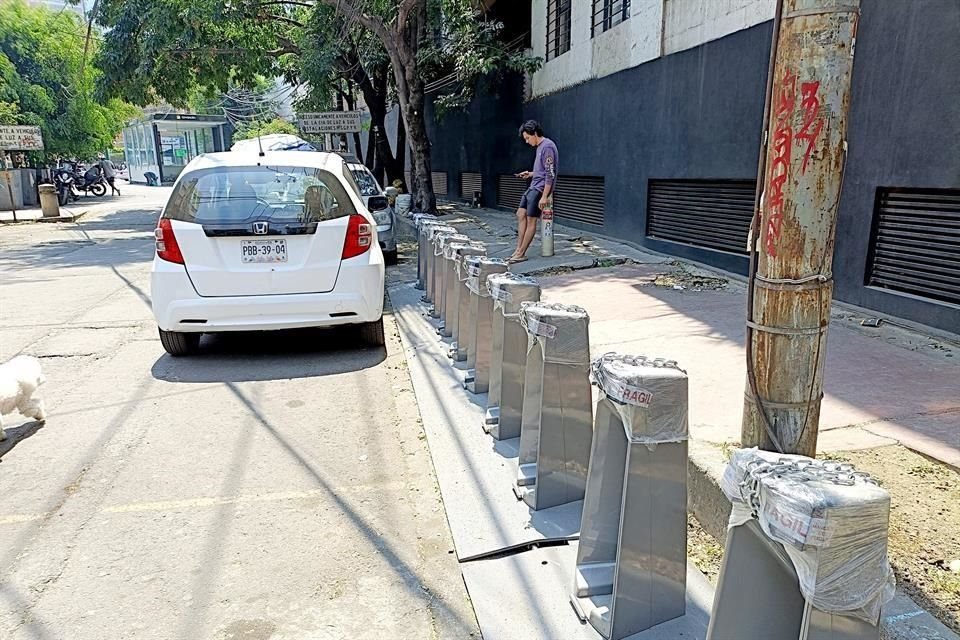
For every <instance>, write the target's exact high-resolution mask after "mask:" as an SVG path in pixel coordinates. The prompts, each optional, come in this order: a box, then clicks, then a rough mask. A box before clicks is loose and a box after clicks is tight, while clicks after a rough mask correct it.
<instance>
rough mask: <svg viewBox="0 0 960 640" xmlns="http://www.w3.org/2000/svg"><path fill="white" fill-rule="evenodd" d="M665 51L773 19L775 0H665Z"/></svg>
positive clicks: (684, 47) (695, 44) (697, 43)
mask: <svg viewBox="0 0 960 640" xmlns="http://www.w3.org/2000/svg"><path fill="white" fill-rule="evenodd" d="M664 4H665V7H664V20H663V34H664V37H663V41H664V42H663V50H664V53H676V52H677V51H683V50H684V49H690V48H692V47H696V46H698V45H701V44H703V43H704V42H710V41H711V40H716V39H717V38H722V37H723V36H726V35H729V34H731V33H736V32H737V31H741V30H743V29H748V28H750V27H752V26H754V25H757V24H760V23H761V22H766V21H767V20H773V14H774V10H775V7H776V3H775V0H665V2H664Z"/></svg>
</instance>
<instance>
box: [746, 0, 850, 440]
mask: <svg viewBox="0 0 960 640" xmlns="http://www.w3.org/2000/svg"><path fill="white" fill-rule="evenodd" d="M859 5H860V2H859V0H784V4H783V14H782V16H781V23H780V30H779V35H778V38H777V42H776V47H777V49H776V63H775V67H774V76H773V91H772V96H771V97H772V100H771V104H770V118H769V124H768V130H767V132H766V138H767V141H768V144H767V148H766V161H765V166H766V171H765V175H764V180H763V206H762V211H761V224H760V227H759V229H757V233H756V235H757V240H758V242H759V245H760V246H759V255H758V256H757V263H756V268H757V272H756V274H755V275H754V276H753V278H752V285H753V286H752V287H751V291H750V292H749V295H750V296H752V305H751V311H752V313H751V314H750V315H749V316H748V318H747V327H748V330H749V331H748V336H749V338H748V339H749V340H750V341H751V343H750V347H751V348H750V349H749V357H750V361H749V362H748V367H749V368H750V371H751V372H752V373H753V376H752V382H754V383H755V384H748V385H747V390H746V394H745V396H746V397H745V402H744V410H743V428H742V434H741V443H742V444H743V446H754V445H756V446H760V447H761V448H764V449H782V451H783V452H786V453H800V454H803V455H808V456H815V455H816V449H817V431H818V425H819V418H820V402H821V399H822V397H823V362H824V356H825V353H826V338H827V326H828V325H829V322H830V303H831V299H832V295H833V277H832V273H831V268H832V264H833V245H834V236H835V232H836V220H837V209H838V205H839V201H840V192H841V190H842V187H843V171H844V164H845V162H846V148H847V142H846V136H847V112H848V110H849V106H850V78H851V72H852V69H853V52H854V45H855V41H856V32H857V22H858V20H859V15H860V8H859ZM767 423H769V428H770V430H772V431H773V434H774V435H775V436H776V440H777V441H778V442H776V443H774V441H773V440H772V439H771V437H770V434H768V431H767V426H766V425H767ZM777 445H779V446H777Z"/></svg>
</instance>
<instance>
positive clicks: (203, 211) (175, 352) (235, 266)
mask: <svg viewBox="0 0 960 640" xmlns="http://www.w3.org/2000/svg"><path fill="white" fill-rule="evenodd" d="M155 235H156V249H157V252H156V257H155V258H154V260H153V271H152V278H151V298H152V300H153V314H154V316H155V318H156V320H157V325H158V327H159V329H160V341H161V342H162V343H163V348H164V349H166V351H167V353H169V354H170V355H172V356H182V355H188V354H190V353H193V352H194V351H196V349H197V347H198V345H199V343H200V336H201V335H202V334H204V333H216V332H221V331H265V330H272V329H295V328H300V327H325V326H333V325H345V324H357V325H360V327H361V333H362V334H363V337H364V339H365V340H366V341H367V342H369V343H372V344H375V345H382V344H384V334H383V295H384V264H383V262H384V261H383V253H382V251H381V250H380V244H379V242H378V240H377V232H376V224H375V221H374V218H373V216H372V215H371V214H370V212H369V211H367V209H366V207H365V206H364V201H363V199H362V198H361V196H360V188H359V186H358V185H357V184H356V181H355V179H354V178H353V175H352V173H351V171H350V169H349V168H348V167H347V165H346V164H345V162H344V160H343V158H341V157H340V156H339V155H336V154H332V153H303V152H300V151H275V152H271V151H267V152H266V153H265V154H264V155H262V156H261V155H259V153H257V152H233V151H231V152H227V153H211V154H206V155H202V156H198V157H197V158H195V159H194V160H193V161H191V162H190V164H188V165H187V166H186V168H184V170H183V172H182V173H181V174H180V177H179V178H178V179H177V182H176V184H175V185H174V187H173V191H172V192H171V194H170V198H169V200H168V201H167V204H166V206H165V207H164V210H163V213H162V214H161V216H160V221H159V223H158V225H157V229H156V231H155Z"/></svg>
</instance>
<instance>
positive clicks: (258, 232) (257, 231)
mask: <svg viewBox="0 0 960 640" xmlns="http://www.w3.org/2000/svg"><path fill="white" fill-rule="evenodd" d="M268 231H270V224H269V223H268V222H254V223H253V235H255V236H265V235H267V232H268Z"/></svg>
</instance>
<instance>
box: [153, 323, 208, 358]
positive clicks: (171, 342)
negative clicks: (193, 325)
mask: <svg viewBox="0 0 960 640" xmlns="http://www.w3.org/2000/svg"><path fill="white" fill-rule="evenodd" d="M159 331H160V344H162V345H163V348H164V350H165V351H166V352H167V353H169V354H170V355H171V356H173V357H174V358H179V357H180V356H189V355H191V354H193V353H196V351H197V349H198V348H199V347H200V334H199V333H183V332H180V331H164V330H163V329H160V330H159Z"/></svg>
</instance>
